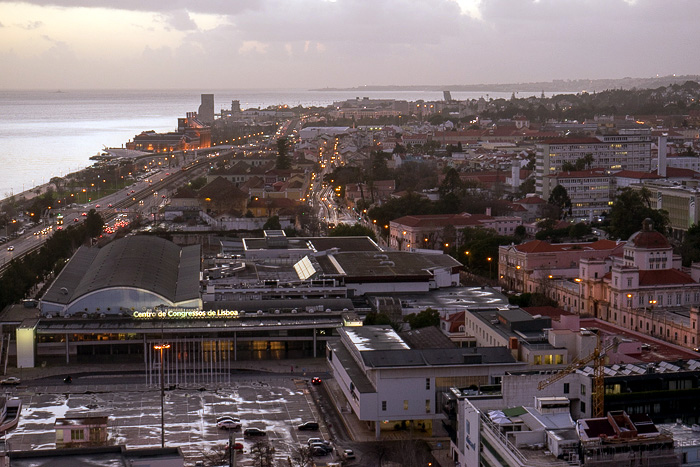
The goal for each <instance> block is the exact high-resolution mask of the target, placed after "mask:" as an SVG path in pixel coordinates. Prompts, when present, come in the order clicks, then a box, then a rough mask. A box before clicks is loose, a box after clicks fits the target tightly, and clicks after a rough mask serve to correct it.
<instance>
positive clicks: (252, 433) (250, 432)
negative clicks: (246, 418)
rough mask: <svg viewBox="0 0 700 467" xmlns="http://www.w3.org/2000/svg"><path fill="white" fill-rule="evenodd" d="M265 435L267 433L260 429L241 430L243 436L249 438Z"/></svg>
mask: <svg viewBox="0 0 700 467" xmlns="http://www.w3.org/2000/svg"><path fill="white" fill-rule="evenodd" d="M265 435H267V432H265V430H261V429H260V428H255V427H253V428H246V429H245V430H243V436H246V437H250V436H265Z"/></svg>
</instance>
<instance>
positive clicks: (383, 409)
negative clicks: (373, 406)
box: [382, 401, 386, 412]
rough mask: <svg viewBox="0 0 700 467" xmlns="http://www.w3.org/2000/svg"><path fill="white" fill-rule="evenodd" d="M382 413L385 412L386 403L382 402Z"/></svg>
mask: <svg viewBox="0 0 700 467" xmlns="http://www.w3.org/2000/svg"><path fill="white" fill-rule="evenodd" d="M382 411H383V412H386V401H382Z"/></svg>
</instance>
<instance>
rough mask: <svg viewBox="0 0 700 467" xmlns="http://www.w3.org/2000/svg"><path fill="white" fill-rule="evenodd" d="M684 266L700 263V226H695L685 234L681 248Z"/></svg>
mask: <svg viewBox="0 0 700 467" xmlns="http://www.w3.org/2000/svg"><path fill="white" fill-rule="evenodd" d="M680 253H681V258H682V259H683V266H690V265H691V264H693V263H695V262H698V261H700V225H698V224H693V225H691V226H690V228H689V229H688V232H686V234H685V238H684V239H683V243H682V244H681V248H680Z"/></svg>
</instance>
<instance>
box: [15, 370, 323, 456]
mask: <svg viewBox="0 0 700 467" xmlns="http://www.w3.org/2000/svg"><path fill="white" fill-rule="evenodd" d="M98 381H99V380H98ZM98 381H95V383H96V384H91V383H89V382H88V381H81V382H80V383H77V384H74V385H71V386H66V385H63V386H36V387H31V388H26V387H23V386H20V387H18V388H12V389H10V388H8V389H5V390H6V391H7V392H8V395H10V396H14V397H20V398H21V399H22V400H23V404H24V407H23V409H22V415H21V418H20V422H19V424H18V426H17V428H16V429H15V430H14V431H13V432H11V433H8V436H7V443H8V445H9V448H10V449H12V450H30V449H51V448H54V447H55V434H54V429H53V425H54V421H55V419H56V418H57V417H59V418H60V417H63V416H65V415H66V414H67V413H69V412H77V413H82V414H85V413H91V414H106V415H109V428H108V433H109V439H110V441H111V442H112V443H114V444H125V445H127V446H128V447H130V448H136V447H157V446H160V413H161V411H160V390H159V388H157V387H149V386H146V385H144V384H99V382H98ZM308 384H309V382H308V380H307V379H306V378H294V377H290V376H283V375H270V376H268V375H263V376H244V377H241V378H238V379H237V380H236V381H235V382H234V383H232V384H230V385H226V386H223V387H218V388H210V389H206V390H201V389H198V388H190V389H173V390H169V391H166V396H165V433H166V434H165V443H166V445H167V446H179V447H180V448H181V449H182V451H183V453H184V454H185V457H186V459H187V462H188V464H189V465H191V464H193V462H194V461H195V460H199V459H201V458H202V454H203V453H206V452H207V451H209V450H211V449H212V448H214V447H215V446H217V445H219V446H221V445H225V444H227V443H228V431H227V430H222V429H218V428H217V427H216V419H217V417H220V416H222V415H233V416H235V417H238V418H240V419H241V421H242V424H243V427H242V429H239V430H235V431H234V432H233V433H234V435H235V438H236V440H235V441H236V442H241V443H243V445H244V452H243V453H242V454H238V455H237V457H238V462H237V464H238V465H250V464H251V459H250V456H249V454H248V452H249V450H250V447H251V446H252V445H253V444H254V443H255V442H256V441H258V440H259V439H257V438H256V439H242V438H243V435H242V430H243V429H245V428H249V427H257V428H260V429H263V430H265V431H266V432H267V436H266V438H267V439H268V440H269V442H270V443H271V445H272V446H273V447H274V448H275V457H277V458H280V459H287V457H289V456H290V455H291V454H292V453H293V450H294V449H296V448H298V447H300V446H301V445H304V444H306V441H307V440H308V439H309V438H310V437H321V438H325V439H328V438H329V436H328V431H327V427H326V426H325V425H324V423H323V420H322V419H321V417H320V416H319V414H318V411H317V407H316V404H315V403H314V401H313V400H312V397H311V393H310V391H309V386H308ZM306 421H318V422H320V425H321V426H320V430H319V431H299V430H298V429H297V425H299V424H301V423H303V422H306ZM263 439H264V438H263ZM332 458H333V455H332V454H331V455H328V456H326V458H325V459H323V460H324V461H330V460H331V459H332Z"/></svg>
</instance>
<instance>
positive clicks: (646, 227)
mask: <svg viewBox="0 0 700 467" xmlns="http://www.w3.org/2000/svg"><path fill="white" fill-rule="evenodd" d="M627 243H628V244H631V245H634V246H636V247H637V248H654V249H656V248H670V247H671V244H670V243H668V239H667V238H666V237H665V236H664V234H662V233H661V232H657V231H656V230H653V226H652V223H651V220H650V219H645V220H644V223H643V224H642V230H640V231H639V232H635V233H633V234H632V236H631V237H630V238H629V240H628V241H627Z"/></svg>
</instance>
